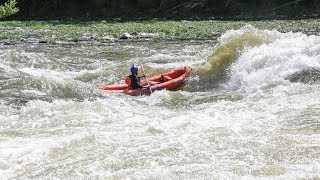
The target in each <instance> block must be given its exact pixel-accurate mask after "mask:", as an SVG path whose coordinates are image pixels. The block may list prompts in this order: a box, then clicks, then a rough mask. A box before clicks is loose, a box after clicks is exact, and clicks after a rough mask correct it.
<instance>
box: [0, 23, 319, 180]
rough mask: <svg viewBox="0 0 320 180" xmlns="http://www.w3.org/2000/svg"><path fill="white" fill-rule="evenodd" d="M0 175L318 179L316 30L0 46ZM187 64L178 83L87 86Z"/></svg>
mask: <svg viewBox="0 0 320 180" xmlns="http://www.w3.org/2000/svg"><path fill="white" fill-rule="evenodd" d="M0 59H1V61H0V72H1V73H0V84H1V88H0V97H1V99H0V177H1V179H318V178H320V95H319V94H320V72H319V70H320V37H319V36H317V35H306V34H304V33H280V32H278V31H275V30H273V31H271V30H259V29H256V28H254V27H251V26H246V27H243V28H241V29H239V30H232V31H227V32H226V33H224V34H222V35H221V37H220V38H218V39H217V40H206V41H204V40H202V41H200V40H188V41H186V40H185V41H168V40H167V41H162V40H153V41H135V40H131V41H117V42H114V43H105V44H103V43H78V44H56V45H48V44H21V43H18V44H12V45H1V46H0ZM133 63H134V64H141V63H142V64H143V65H144V67H145V71H146V73H147V75H148V76H152V75H155V74H158V73H161V72H166V71H169V70H172V69H174V68H179V67H183V66H190V67H192V68H193V74H192V76H191V77H190V78H189V80H188V84H187V85H186V86H185V87H184V88H183V89H182V90H180V91H175V92H169V91H158V92H155V93H153V94H152V95H151V96H141V97H131V96H127V95H123V94H113V93H106V92H102V91H99V90H97V89H96V88H95V87H96V86H98V85H106V84H117V83H123V82H124V77H125V76H126V75H128V74H129V68H130V66H131V64H133Z"/></svg>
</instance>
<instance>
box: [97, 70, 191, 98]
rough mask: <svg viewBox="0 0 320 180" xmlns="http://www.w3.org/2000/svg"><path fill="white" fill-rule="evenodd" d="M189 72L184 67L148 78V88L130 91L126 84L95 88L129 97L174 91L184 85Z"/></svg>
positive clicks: (145, 81)
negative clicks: (164, 90) (149, 83)
mask: <svg viewBox="0 0 320 180" xmlns="http://www.w3.org/2000/svg"><path fill="white" fill-rule="evenodd" d="M191 71H192V70H191V68H188V67H184V68H180V69H176V70H173V71H170V72H167V73H163V74H159V75H156V76H153V77H150V78H148V80H149V82H151V86H150V88H141V89H132V88H131V87H130V85H128V84H118V85H107V86H97V88H98V89H101V90H104V91H107V92H117V93H124V94H128V95H131V96H142V95H150V94H151V93H152V92H154V91H158V90H163V89H166V90H169V91H175V90H179V89H180V88H181V87H183V86H184V85H185V82H186V79H187V77H189V76H190V74H191ZM141 84H147V80H141Z"/></svg>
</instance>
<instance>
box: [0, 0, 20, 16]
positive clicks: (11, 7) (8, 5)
mask: <svg viewBox="0 0 320 180" xmlns="http://www.w3.org/2000/svg"><path fill="white" fill-rule="evenodd" d="M16 4H17V2H16V0H9V1H8V2H5V3H4V4H3V5H0V19H2V18H5V17H8V16H11V15H13V14H15V13H17V12H18V11H19V8H17V7H16Z"/></svg>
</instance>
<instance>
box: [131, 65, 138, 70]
mask: <svg viewBox="0 0 320 180" xmlns="http://www.w3.org/2000/svg"><path fill="white" fill-rule="evenodd" d="M130 70H131V72H138V70H139V68H138V67H137V66H135V65H132V67H131V69H130Z"/></svg>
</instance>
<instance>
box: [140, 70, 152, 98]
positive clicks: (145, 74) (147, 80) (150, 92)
mask: <svg viewBox="0 0 320 180" xmlns="http://www.w3.org/2000/svg"><path fill="white" fill-rule="evenodd" d="M140 67H141V71H142V73H143V75H144V77H145V78H146V80H147V83H148V86H149V90H150V94H151V93H152V90H151V85H150V82H149V80H148V78H147V76H146V73H145V72H144V69H143V65H142V64H140Z"/></svg>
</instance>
